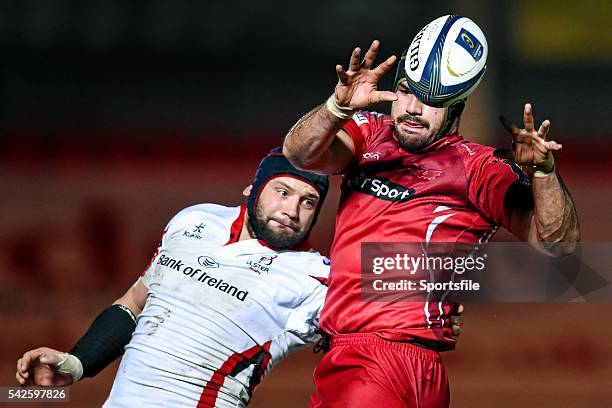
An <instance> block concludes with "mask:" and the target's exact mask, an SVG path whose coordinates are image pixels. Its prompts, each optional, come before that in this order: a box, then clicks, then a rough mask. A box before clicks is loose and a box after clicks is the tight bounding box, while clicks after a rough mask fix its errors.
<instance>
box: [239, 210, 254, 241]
mask: <svg viewBox="0 0 612 408" xmlns="http://www.w3.org/2000/svg"><path fill="white" fill-rule="evenodd" d="M248 223H249V214H245V215H244V221H243V222H242V229H241V230H240V236H238V241H243V240H245V239H253V238H254V237H252V236H251V233H250V232H249V228H248Z"/></svg>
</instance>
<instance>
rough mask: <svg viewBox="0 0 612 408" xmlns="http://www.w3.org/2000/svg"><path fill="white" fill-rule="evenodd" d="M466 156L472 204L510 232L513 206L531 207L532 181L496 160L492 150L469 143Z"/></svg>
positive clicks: (514, 166) (506, 164)
mask: <svg viewBox="0 0 612 408" xmlns="http://www.w3.org/2000/svg"><path fill="white" fill-rule="evenodd" d="M465 152H466V154H467V156H466V160H465V163H466V172H467V179H468V196H469V200H470V201H471V203H472V204H473V205H474V206H475V207H476V208H477V209H478V211H479V212H480V213H481V214H482V215H483V216H484V217H485V218H486V219H488V220H489V221H490V222H491V223H492V224H494V225H501V226H503V227H505V228H508V227H509V225H510V215H511V213H512V207H513V205H525V206H529V205H530V203H532V200H533V197H532V193H531V182H530V180H529V177H528V176H527V174H525V172H524V171H523V170H522V169H521V167H520V166H518V165H517V164H515V163H512V162H508V161H506V160H502V159H499V158H497V157H495V156H494V155H493V148H490V147H485V146H480V145H476V144H472V143H469V144H468V148H467V149H465ZM510 196H512V197H510ZM512 203H515V204H512Z"/></svg>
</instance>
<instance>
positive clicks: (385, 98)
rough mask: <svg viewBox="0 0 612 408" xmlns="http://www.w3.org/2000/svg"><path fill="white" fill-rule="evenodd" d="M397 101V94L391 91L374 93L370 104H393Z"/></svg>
mask: <svg viewBox="0 0 612 408" xmlns="http://www.w3.org/2000/svg"><path fill="white" fill-rule="evenodd" d="M396 99H397V95H396V94H395V92H389V91H374V92H372V95H371V96H370V103H378V102H393V101H394V100H396Z"/></svg>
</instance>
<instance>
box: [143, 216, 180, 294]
mask: <svg viewBox="0 0 612 408" xmlns="http://www.w3.org/2000/svg"><path fill="white" fill-rule="evenodd" d="M185 217H186V210H183V211H181V212H179V213H178V214H176V215H175V216H174V217H173V218H172V219H171V220H170V221H169V222H168V224H167V225H166V228H164V232H163V233H162V236H161V238H160V240H159V243H158V244H157V248H156V249H155V252H154V253H153V256H152V257H151V260H150V261H149V264H148V265H147V267H146V268H145V270H144V271H143V272H142V275H141V279H142V283H143V284H144V285H145V286H146V287H147V289H148V288H149V284H150V283H151V279H152V277H153V275H154V272H155V265H156V264H157V261H158V259H159V257H160V256H161V252H162V250H163V249H165V248H166V247H167V246H168V242H169V241H170V239H171V238H172V236H174V235H175V234H176V232H177V231H178V230H179V229H180V228H181V227H182V225H183V224H184V223H185Z"/></svg>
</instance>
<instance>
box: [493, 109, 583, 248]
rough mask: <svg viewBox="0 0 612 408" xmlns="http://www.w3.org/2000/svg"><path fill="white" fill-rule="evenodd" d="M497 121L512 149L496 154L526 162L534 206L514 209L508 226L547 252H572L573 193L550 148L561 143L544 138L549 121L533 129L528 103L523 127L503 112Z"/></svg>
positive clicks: (575, 237)
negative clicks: (508, 137)
mask: <svg viewBox="0 0 612 408" xmlns="http://www.w3.org/2000/svg"><path fill="white" fill-rule="evenodd" d="M500 121H501V123H502V125H503V126H504V128H505V129H506V130H507V131H508V132H509V133H510V134H511V135H512V138H513V141H512V150H511V151H506V152H500V151H497V152H496V155H498V156H501V157H504V158H507V159H510V160H513V161H514V162H516V163H517V164H519V165H521V166H525V168H526V169H527V170H528V171H530V173H531V174H532V181H531V184H532V192H533V202H534V208H533V210H530V211H525V210H520V209H517V210H516V211H513V212H512V215H511V225H510V230H511V231H512V232H513V233H514V234H515V235H516V236H517V237H518V238H520V239H522V240H524V241H528V242H530V243H531V244H533V245H534V246H535V247H536V248H538V249H539V250H541V251H542V252H544V253H546V254H548V255H552V256H563V255H566V254H568V253H571V252H572V251H573V250H574V248H575V246H576V242H578V241H579V240H580V225H579V221H578V214H577V212H576V207H575V206H574V202H573V200H572V197H571V196H570V193H569V191H568V190H567V188H566V187H565V184H564V183H563V180H562V179H561V176H560V174H559V172H558V171H557V170H556V168H555V161H554V159H553V151H557V150H561V148H562V146H561V145H560V144H559V143H557V142H555V141H553V140H546V138H547V136H548V132H549V131H550V121H549V120H545V121H544V122H542V124H541V125H540V127H539V128H538V129H537V130H536V128H535V124H534V117H533V112H532V106H531V104H529V103H527V104H525V108H524V111H523V122H524V128H523V129H519V128H518V127H517V126H515V125H514V124H513V123H512V122H510V121H509V120H508V119H507V118H505V117H503V116H501V117H500Z"/></svg>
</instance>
